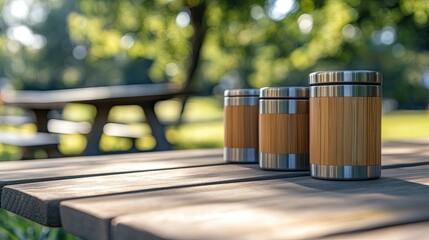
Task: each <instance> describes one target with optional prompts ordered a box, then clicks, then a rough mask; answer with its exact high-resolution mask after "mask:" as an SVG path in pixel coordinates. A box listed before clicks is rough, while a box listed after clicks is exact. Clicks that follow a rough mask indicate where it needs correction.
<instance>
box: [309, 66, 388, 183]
mask: <svg viewBox="0 0 429 240" xmlns="http://www.w3.org/2000/svg"><path fill="white" fill-rule="evenodd" d="M309 81H310V165H311V166H310V167H311V176H312V177H314V178H320V179H332V180H366V179H375V178H379V177H380V175H381V84H382V75H381V73H378V72H374V71H327V72H315V73H312V74H310V78H309Z"/></svg>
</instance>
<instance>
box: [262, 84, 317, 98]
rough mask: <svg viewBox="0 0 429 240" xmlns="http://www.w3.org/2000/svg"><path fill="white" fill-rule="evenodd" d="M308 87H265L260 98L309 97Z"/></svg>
mask: <svg viewBox="0 0 429 240" xmlns="http://www.w3.org/2000/svg"><path fill="white" fill-rule="evenodd" d="M309 97H310V92H309V88H308V87H265V88H261V95H260V98H309Z"/></svg>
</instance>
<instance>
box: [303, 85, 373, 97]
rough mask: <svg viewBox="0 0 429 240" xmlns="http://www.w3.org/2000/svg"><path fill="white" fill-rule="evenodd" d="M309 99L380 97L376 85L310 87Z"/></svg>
mask: <svg viewBox="0 0 429 240" xmlns="http://www.w3.org/2000/svg"><path fill="white" fill-rule="evenodd" d="M310 97H381V87H380V86H377V85H328V86H311V87H310Z"/></svg>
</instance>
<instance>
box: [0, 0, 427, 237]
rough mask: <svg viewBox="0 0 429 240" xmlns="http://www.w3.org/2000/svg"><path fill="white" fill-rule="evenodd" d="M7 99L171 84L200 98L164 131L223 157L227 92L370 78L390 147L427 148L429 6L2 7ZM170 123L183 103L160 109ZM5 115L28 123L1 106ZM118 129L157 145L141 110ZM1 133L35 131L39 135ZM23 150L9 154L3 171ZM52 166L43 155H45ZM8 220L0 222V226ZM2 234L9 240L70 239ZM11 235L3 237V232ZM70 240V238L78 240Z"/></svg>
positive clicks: (389, 2)
mask: <svg viewBox="0 0 429 240" xmlns="http://www.w3.org/2000/svg"><path fill="white" fill-rule="evenodd" d="M0 3H1V5H0V6H1V9H0V11H1V14H0V16H1V17H0V87H1V88H14V89H26V90H51V89H67V88H79V87H92V86H108V85H122V84H137V83H158V82H174V83H177V84H179V85H184V86H186V87H189V89H191V90H192V91H193V92H195V93H197V94H196V95H195V96H193V97H191V98H190V99H189V101H188V102H187V103H186V105H185V109H184V113H183V123H182V124H180V125H179V126H172V127H169V128H168V129H167V138H168V139H169V141H170V142H172V143H174V146H175V148H176V149H188V148H207V147H222V142H223V123H222V111H223V110H222V108H223V107H222V100H223V96H222V94H223V91H224V90H225V89H230V88H248V87H254V88H260V87H265V86H288V85H302V86H305V85H307V78H308V74H309V73H311V72H313V71H319V70H337V69H368V70H377V71H381V72H383V74H384V85H383V97H384V100H383V112H384V115H383V132H382V137H383V140H398V139H412V138H427V137H429V115H428V112H427V106H428V99H429V95H428V93H429V91H428V89H429V23H428V21H429V1H426V0H384V1H360V0H327V1H313V0H265V1H263V0H260V1H253V0H236V1H227V0H210V1H208V0H207V1H204V0H146V1H145V0H128V1H124V0H116V1H114V0H109V1H96V0H93V1H83V0H80V1H66V0H0ZM156 111H157V113H158V114H159V115H160V118H161V120H162V121H165V122H168V121H170V120H172V119H175V118H177V117H178V115H180V101H179V100H175V99H173V100H169V101H165V102H160V103H159V104H158V105H157V107H156ZM0 113H1V114H3V115H9V114H14V115H20V114H24V112H23V111H22V110H21V109H13V108H9V107H6V106H0ZM62 114H63V115H64V118H65V119H69V120H73V121H89V122H90V121H91V119H92V118H93V116H94V109H93V108H92V107H91V106H86V105H78V104H74V105H70V106H67V107H66V108H65V109H64V111H63V113H62ZM109 118H110V119H111V120H112V121H115V122H124V123H127V124H128V125H130V126H131V127H132V128H133V129H136V131H137V130H138V131H140V132H141V133H142V134H141V137H139V138H138V139H137V142H136V145H137V147H138V148H139V149H141V150H145V149H150V148H151V147H153V145H154V142H153V141H154V139H153V137H151V136H150V133H148V131H150V128H148V126H146V125H145V124H144V114H143V112H142V110H141V109H139V107H137V106H128V107H117V108H114V109H113V110H112V111H111V113H110V116H109ZM0 128H1V130H10V131H35V127H34V125H32V124H23V125H21V126H9V125H5V126H1V127H0ZM85 141H86V140H85V137H83V136H80V135H78V134H68V135H66V136H62V138H61V146H60V150H61V151H62V152H63V153H65V154H79V153H80V152H81V151H82V150H83V148H84V146H85V144H86V142H85ZM131 145H132V143H131V141H130V140H129V139H127V138H121V137H112V136H107V135H106V136H103V138H102V142H101V147H102V148H103V149H105V150H106V151H108V150H112V151H114V150H126V149H128V148H130V147H131ZM19 154H20V153H19V149H17V148H13V147H10V146H0V158H1V159H2V160H10V159H16V158H17V157H18V156H19ZM41 157H43V154H41ZM1 219H2V218H0V222H1V221H2V220H1ZM2 225H3V226H6V227H0V233H1V234H3V235H1V236H8V234H9V233H10V232H11V231H12V232H13V231H15V234H16V231H18V234H21V236H23V237H24V238H26V237H28V236H33V235H31V234H35V235H37V236H42V237H43V236H46V237H53V238H55V237H58V236H60V237H70V236H66V235H62V233H61V232H60V233H58V232H52V231H47V230H46V229H45V228H42V227H38V226H37V227H33V228H31V229H32V230H31V231H30V230H28V227H27V228H25V229H27V230H22V231H21V232H19V230H16V229H15V230H14V229H13V228H11V229H12V230H10V229H8V227H7V224H6V225H4V224H2ZM5 229H6V230H5ZM70 238H71V237H70Z"/></svg>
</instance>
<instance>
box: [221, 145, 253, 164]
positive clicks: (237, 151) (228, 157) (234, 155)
mask: <svg viewBox="0 0 429 240" xmlns="http://www.w3.org/2000/svg"><path fill="white" fill-rule="evenodd" d="M258 154H259V151H258V149H257V148H224V149H223V159H224V160H225V162H236V163H257V162H258Z"/></svg>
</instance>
